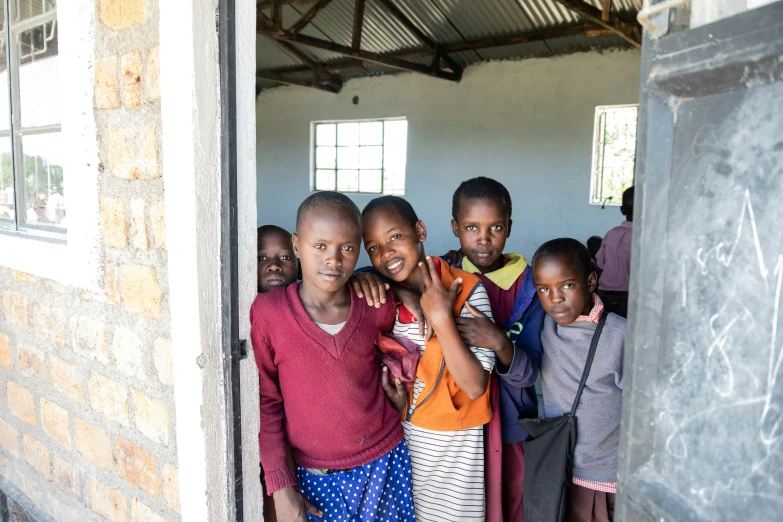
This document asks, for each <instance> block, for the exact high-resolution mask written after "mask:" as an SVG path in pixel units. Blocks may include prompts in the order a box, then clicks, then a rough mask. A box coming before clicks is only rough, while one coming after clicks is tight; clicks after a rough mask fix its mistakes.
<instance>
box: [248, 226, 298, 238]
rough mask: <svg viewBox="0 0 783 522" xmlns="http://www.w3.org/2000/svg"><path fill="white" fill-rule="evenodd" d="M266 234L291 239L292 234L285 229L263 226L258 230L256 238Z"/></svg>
mask: <svg viewBox="0 0 783 522" xmlns="http://www.w3.org/2000/svg"><path fill="white" fill-rule="evenodd" d="M266 234H281V235H283V236H288V237H289V238H290V237H291V233H290V232H289V231H288V230H286V229H284V228H283V227H278V226H277V225H263V226H260V227H258V230H257V231H256V237H261V236H263V235H266Z"/></svg>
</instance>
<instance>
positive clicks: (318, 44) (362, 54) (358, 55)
mask: <svg viewBox="0 0 783 522" xmlns="http://www.w3.org/2000/svg"><path fill="white" fill-rule="evenodd" d="M259 25H263V24H259ZM261 32H262V33H264V34H267V35H268V36H269V37H271V38H272V39H274V40H282V41H287V42H293V43H299V44H302V45H307V46H309V47H314V48H316V49H322V50H324V51H331V52H333V53H337V54H342V55H344V56H348V57H350V58H355V59H357V60H361V61H363V62H367V63H374V64H378V65H385V66H387V67H391V68H393V69H399V70H402V71H410V72H417V73H421V74H426V75H428V76H434V77H436V78H441V79H444V80H451V81H455V82H457V81H459V80H460V76H459V75H458V74H456V73H453V72H448V71H437V72H435V73H433V72H432V71H430V68H429V67H428V66H427V65H421V64H417V63H412V62H408V61H406V60H402V59H400V58H396V57H394V56H390V55H385V54H379V53H373V52H369V51H362V50H358V51H354V50H353V49H351V48H350V47H347V46H345V45H340V44H338V43H335V42H329V41H326V40H321V39H319V38H313V37H311V36H306V35H303V34H290V33H278V32H276V31H269V30H263V29H262V31H261Z"/></svg>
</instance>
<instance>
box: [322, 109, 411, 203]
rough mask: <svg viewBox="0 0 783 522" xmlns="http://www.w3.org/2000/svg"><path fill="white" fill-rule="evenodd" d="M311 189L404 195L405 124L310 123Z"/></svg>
mask: <svg viewBox="0 0 783 522" xmlns="http://www.w3.org/2000/svg"><path fill="white" fill-rule="evenodd" d="M313 133H314V137H313V147H314V150H313V178H312V179H313V188H314V189H315V190H336V191H338V192H347V193H364V194H397V195H402V194H404V193H405V163H406V156H407V140H408V121H407V120H405V119H399V118H395V119H382V120H362V121H340V122H316V123H314V124H313Z"/></svg>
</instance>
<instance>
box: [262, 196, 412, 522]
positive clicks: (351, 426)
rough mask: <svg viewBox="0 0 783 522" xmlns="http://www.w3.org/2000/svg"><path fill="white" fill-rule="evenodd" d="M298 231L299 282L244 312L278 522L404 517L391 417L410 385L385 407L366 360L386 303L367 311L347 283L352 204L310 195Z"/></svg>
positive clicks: (408, 506)
mask: <svg viewBox="0 0 783 522" xmlns="http://www.w3.org/2000/svg"><path fill="white" fill-rule="evenodd" d="M296 230H297V232H296V234H295V235H294V237H293V247H294V253H295V255H296V256H297V257H298V258H299V262H300V264H301V269H302V281H301V282H300V283H295V284H291V285H290V286H288V287H287V288H285V289H283V288H276V289H272V290H271V291H270V292H268V293H266V294H261V295H259V296H258V297H257V298H256V302H255V303H254V304H253V307H252V309H251V312H250V320H251V338H252V341H253V351H254V354H255V357H256V363H257V365H258V372H259V388H260V396H261V397H260V398H261V432H260V434H259V447H260V452H261V464H262V466H263V468H264V474H265V482H266V486H267V491H268V492H270V493H271V494H272V496H273V498H274V502H275V509H276V512H277V516H278V520H279V521H285V522H288V521H294V522H304V521H305V520H311V521H315V520H327V521H332V520H334V521H337V520H355V519H360V520H378V521H398V520H399V521H410V522H413V521H414V520H415V517H414V509H413V501H412V495H411V469H410V458H409V456H408V451H407V448H406V446H405V443H404V442H403V440H402V439H403V431H402V427H401V426H400V422H399V414H398V409H399V408H401V407H404V405H405V404H406V403H407V393H405V390H404V388H401V387H398V388H397V390H398V392H399V393H398V395H396V396H395V395H394V394H391V396H390V398H393V399H395V403H396V404H395V405H393V404H392V403H391V402H390V401H389V400H388V399H387V397H386V394H385V392H384V388H383V386H382V382H381V376H380V368H379V366H378V365H377V364H376V362H375V351H376V349H375V342H376V339H377V338H378V335H379V334H380V333H381V332H382V331H389V330H391V328H392V325H393V323H394V311H395V307H394V299H393V298H392V297H391V296H390V295H389V296H387V299H386V303H385V304H384V305H383V306H381V307H379V308H375V307H369V306H367V305H365V304H364V303H362V302H361V300H360V298H359V297H358V296H357V295H356V293H355V292H354V291H353V290H352V289H351V287H350V285H348V284H347V283H348V279H349V278H350V276H351V274H352V272H353V269H354V268H355V266H356V262H357V260H358V257H359V248H360V247H361V216H360V213H359V209H358V208H357V207H356V205H355V204H354V203H353V202H352V201H351V200H350V199H349V198H348V197H346V196H345V195H343V194H339V193H336V192H318V193H315V194H313V195H311V196H310V197H308V198H307V199H306V200H305V201H304V202H303V203H302V205H301V206H300V207H299V211H298V212H297V224H296ZM395 406H396V407H395ZM286 443H287V444H289V445H290V447H291V448H292V449H293V453H294V458H295V460H296V463H297V476H294V475H293V474H292V473H291V471H290V469H289V467H288V466H287V463H286V449H285V448H286ZM297 486H298V487H297ZM315 517H318V518H315Z"/></svg>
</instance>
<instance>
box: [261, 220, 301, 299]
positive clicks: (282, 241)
mask: <svg viewBox="0 0 783 522" xmlns="http://www.w3.org/2000/svg"><path fill="white" fill-rule="evenodd" d="M256 232H257V234H256V240H257V249H258V293H259V294H264V293H266V292H268V291H270V290H271V289H273V288H279V287H283V288H285V287H286V286H288V285H290V284H291V283H293V282H294V281H296V277H297V274H298V272H299V262H298V261H297V260H296V256H295V255H294V244H293V243H292V242H291V234H289V233H288V232H287V231H286V230H285V229H284V228H280V227H278V226H276V225H264V226H262V227H258V230H257V231H256Z"/></svg>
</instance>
